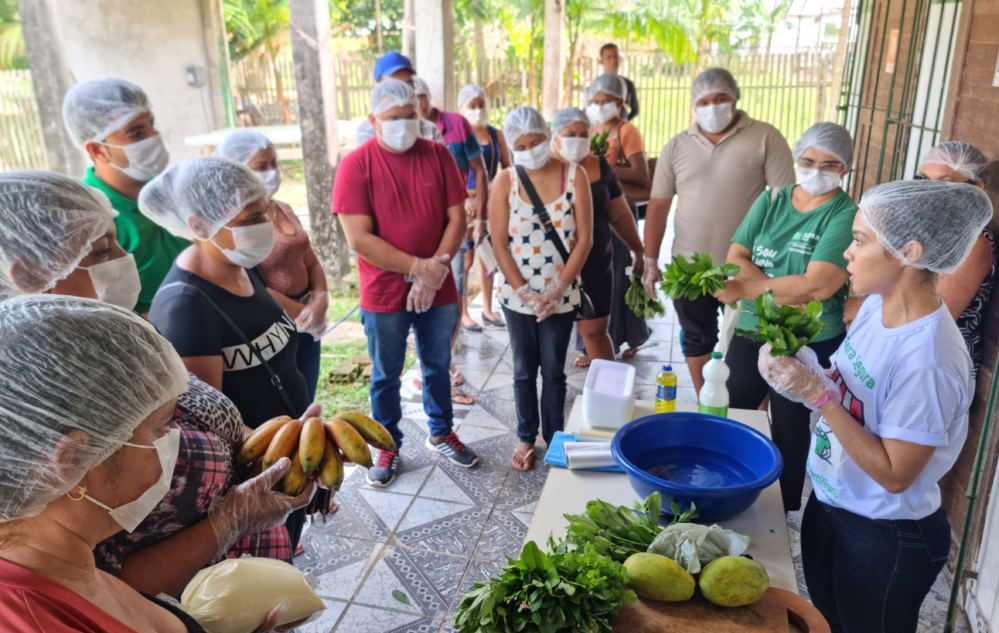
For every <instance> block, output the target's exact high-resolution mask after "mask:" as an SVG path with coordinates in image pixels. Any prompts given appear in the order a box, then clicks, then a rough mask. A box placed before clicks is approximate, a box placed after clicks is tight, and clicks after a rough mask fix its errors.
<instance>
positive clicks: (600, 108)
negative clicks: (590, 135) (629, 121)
mask: <svg viewBox="0 0 999 633" xmlns="http://www.w3.org/2000/svg"><path fill="white" fill-rule="evenodd" d="M620 114H621V109H620V108H618V106H617V103H614V102H613V101H612V102H610V103H605V104H603V105H600V104H598V103H591V104H590V105H588V106H586V116H588V117H590V121H593V122H594V123H607V122H608V121H613V120H614V119H616V118H617V117H618V116H620Z"/></svg>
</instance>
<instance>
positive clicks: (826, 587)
mask: <svg viewBox="0 0 999 633" xmlns="http://www.w3.org/2000/svg"><path fill="white" fill-rule="evenodd" d="M950 543H951V536H950V522H949V521H948V520H947V514H946V513H945V512H944V509H943V508H938V509H937V511H936V512H934V513H933V514H931V515H930V516H928V517H925V518H923V519H919V520H918V521H888V520H883V519H868V518H867V517H862V516H860V515H858V514H854V513H853V512H849V511H847V510H842V509H840V508H835V507H833V506H830V505H827V504H825V503H822V502H821V501H819V500H818V499H816V498H815V494H814V493H812V496H811V497H809V498H808V504H807V505H806V506H805V514H804V517H803V518H802V523H801V560H802V564H803V565H804V568H805V584H807V585H808V593H809V595H810V596H811V598H812V604H814V605H815V607H816V608H817V609H818V610H819V611H820V612H821V613H822V615H823V616H824V617H825V619H826V621H827V622H829V628H830V629H832V631H833V633H914V632H915V630H916V625H917V623H918V621H919V608H920V606H921V605H922V604H923V599H924V598H925V597H926V594H928V593H929V592H930V588H931V587H932V586H933V582H934V581H935V580H936V578H937V575H938V574H939V573H940V570H941V569H943V566H944V563H946V562H947V556H948V554H949V553H950Z"/></svg>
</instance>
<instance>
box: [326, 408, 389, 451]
mask: <svg viewBox="0 0 999 633" xmlns="http://www.w3.org/2000/svg"><path fill="white" fill-rule="evenodd" d="M334 417H335V418H336V419H338V420H343V421H345V422H347V423H349V424H350V425H351V426H352V427H354V430H355V431H357V432H358V433H360V435H361V437H362V438H364V440H365V441H366V442H367V443H368V444H371V445H372V446H374V447H375V448H377V449H378V450H380V451H391V452H393V453H395V452H396V451H398V450H399V448H398V447H397V446H396V445H395V440H393V439H392V435H391V434H390V433H389V432H388V429H386V428H385V427H384V426H382V425H381V424H379V423H378V422H376V421H375V420H374V419H372V418H370V417H368V416H366V415H364V414H363V413H361V412H359V411H341V412H340V413H337V414H336V416H334Z"/></svg>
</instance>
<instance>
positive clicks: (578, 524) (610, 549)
mask: <svg viewBox="0 0 999 633" xmlns="http://www.w3.org/2000/svg"><path fill="white" fill-rule="evenodd" d="M662 504H663V501H662V495H660V494H659V493H658V492H653V493H652V494H651V495H649V497H648V498H647V499H646V500H645V501H644V502H643V503H641V504H639V503H638V502H637V501H636V502H635V509H634V510H632V509H631V508H629V507H627V506H614V505H611V504H609V503H607V502H606V501H600V500H599V499H597V500H594V501H590V502H589V503H587V504H586V514H566V515H564V516H565V518H566V520H567V521H569V528H568V530H567V533H566V541H568V542H569V543H574V544H576V545H578V546H580V547H592V548H593V549H594V551H596V552H597V553H598V554H600V555H601V556H607V557H610V558H612V559H614V560H616V561H618V562H623V561H625V560H627V558H628V557H629V556H631V555H632V554H635V553H636V552H647V551H649V545H651V544H652V541H653V540H655V538H656V535H658V534H659V532H660V531H661V528H660V527H659V513H660V511H661V510H662Z"/></svg>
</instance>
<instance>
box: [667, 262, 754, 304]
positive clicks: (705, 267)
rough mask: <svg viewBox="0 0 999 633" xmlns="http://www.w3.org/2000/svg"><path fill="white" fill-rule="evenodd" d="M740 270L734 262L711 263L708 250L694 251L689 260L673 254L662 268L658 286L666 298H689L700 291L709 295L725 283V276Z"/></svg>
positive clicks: (694, 296) (698, 294) (701, 293)
mask: <svg viewBox="0 0 999 633" xmlns="http://www.w3.org/2000/svg"><path fill="white" fill-rule="evenodd" d="M740 270H742V269H741V268H739V267H738V266H736V265H735V264H723V265H721V266H715V265H714V262H712V261H711V253H694V255H693V258H692V260H691V261H688V260H687V258H686V257H684V256H683V255H677V256H676V257H674V258H673V261H672V262H671V263H669V264H668V265H667V266H666V268H665V270H664V271H663V281H662V283H661V284H659V289H660V290H662V291H663V294H665V295H666V296H667V297H669V298H670V299H673V300H676V299H680V298H681V297H685V298H686V299H688V300H689V301H693V300H694V299H696V298H698V297H700V296H701V295H713V294H714V293H716V292H718V291H719V290H721V289H722V288H724V287H725V279H726V278H728V277H734V276H736V275H738V274H739V271H740Z"/></svg>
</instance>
